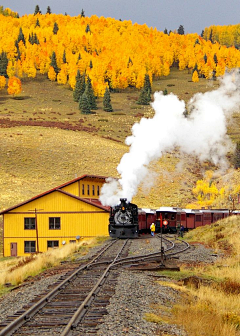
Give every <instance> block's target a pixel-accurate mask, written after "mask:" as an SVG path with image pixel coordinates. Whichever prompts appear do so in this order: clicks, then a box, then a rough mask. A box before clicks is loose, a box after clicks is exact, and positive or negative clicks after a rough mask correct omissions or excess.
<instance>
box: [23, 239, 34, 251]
mask: <svg viewBox="0 0 240 336" xmlns="http://www.w3.org/2000/svg"><path fill="white" fill-rule="evenodd" d="M34 252H36V242H35V241H34V240H32V241H25V242H24V253H34Z"/></svg>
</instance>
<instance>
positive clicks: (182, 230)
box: [180, 225, 184, 238]
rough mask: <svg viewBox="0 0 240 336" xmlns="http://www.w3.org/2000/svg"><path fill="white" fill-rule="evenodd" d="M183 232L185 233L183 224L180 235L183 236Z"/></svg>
mask: <svg viewBox="0 0 240 336" xmlns="http://www.w3.org/2000/svg"><path fill="white" fill-rule="evenodd" d="M183 234H184V226H183V225H181V227H180V236H181V237H182V238H183Z"/></svg>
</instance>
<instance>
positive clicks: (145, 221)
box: [138, 209, 156, 233]
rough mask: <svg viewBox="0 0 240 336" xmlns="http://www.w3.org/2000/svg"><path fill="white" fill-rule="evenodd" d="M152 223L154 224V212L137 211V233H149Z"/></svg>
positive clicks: (147, 210) (149, 210) (151, 210)
mask: <svg viewBox="0 0 240 336" xmlns="http://www.w3.org/2000/svg"><path fill="white" fill-rule="evenodd" d="M152 223H156V210H153V209H138V225H139V233H150V225H151V224H152Z"/></svg>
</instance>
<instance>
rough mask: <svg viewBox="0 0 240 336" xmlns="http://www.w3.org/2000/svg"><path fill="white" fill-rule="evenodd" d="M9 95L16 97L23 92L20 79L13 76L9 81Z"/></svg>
mask: <svg viewBox="0 0 240 336" xmlns="http://www.w3.org/2000/svg"><path fill="white" fill-rule="evenodd" d="M7 91H8V94H10V95H13V96H16V95H17V94H19V93H20V92H21V91H22V83H21V81H20V79H19V78H17V77H15V76H13V77H11V78H9V80H8V89H7Z"/></svg>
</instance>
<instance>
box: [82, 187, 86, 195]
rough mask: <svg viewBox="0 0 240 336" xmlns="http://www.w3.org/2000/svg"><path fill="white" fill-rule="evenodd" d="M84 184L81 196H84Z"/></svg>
mask: <svg viewBox="0 0 240 336" xmlns="http://www.w3.org/2000/svg"><path fill="white" fill-rule="evenodd" d="M84 192H85V191H84V184H83V185H82V195H84Z"/></svg>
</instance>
